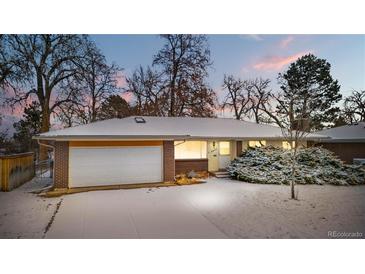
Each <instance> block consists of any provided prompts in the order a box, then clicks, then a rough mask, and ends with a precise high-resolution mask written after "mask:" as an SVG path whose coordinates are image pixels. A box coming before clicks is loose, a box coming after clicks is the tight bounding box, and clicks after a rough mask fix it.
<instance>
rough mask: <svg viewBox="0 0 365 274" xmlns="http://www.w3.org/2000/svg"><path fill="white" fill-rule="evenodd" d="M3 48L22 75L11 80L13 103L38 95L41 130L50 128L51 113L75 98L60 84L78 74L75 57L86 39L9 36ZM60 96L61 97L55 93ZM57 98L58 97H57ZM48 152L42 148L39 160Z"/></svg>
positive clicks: (60, 36)
mask: <svg viewBox="0 0 365 274" xmlns="http://www.w3.org/2000/svg"><path fill="white" fill-rule="evenodd" d="M4 39H5V41H4V43H5V44H4V47H5V50H6V51H7V53H6V57H7V58H8V61H9V62H10V65H11V70H12V73H14V74H15V75H22V77H21V79H15V81H13V82H12V83H11V85H12V87H13V91H14V93H15V94H14V96H13V97H12V98H9V100H8V102H9V103H12V104H16V103H22V102H26V101H27V99H28V98H29V97H31V96H35V98H36V99H37V101H38V102H39V103H40V107H41V111H42V115H41V117H42V118H41V119H42V121H41V124H42V126H41V132H46V131H48V130H49V129H50V116H51V113H52V112H53V111H54V110H55V109H56V108H57V107H60V106H61V105H63V104H64V103H66V102H69V101H70V100H72V96H71V95H70V94H65V93H66V90H64V89H59V87H60V85H61V84H62V83H63V82H64V81H66V80H67V79H69V78H70V77H73V76H74V75H75V74H76V65H75V60H76V59H77V58H79V57H80V56H82V53H81V52H80V49H81V48H82V45H83V43H84V41H85V39H86V37H84V36H78V35H6V37H5V38H4ZM56 93H57V95H59V96H55V95H56ZM54 98H55V99H54ZM46 157H47V152H46V150H45V148H43V147H42V149H41V151H40V159H45V158H46Z"/></svg>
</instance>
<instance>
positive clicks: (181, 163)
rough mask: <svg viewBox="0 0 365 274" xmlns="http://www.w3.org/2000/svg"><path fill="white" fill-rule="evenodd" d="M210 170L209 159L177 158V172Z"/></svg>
mask: <svg viewBox="0 0 365 274" xmlns="http://www.w3.org/2000/svg"><path fill="white" fill-rule="evenodd" d="M192 170H194V171H208V159H184V160H175V173H176V174H181V173H188V172H190V171H192Z"/></svg>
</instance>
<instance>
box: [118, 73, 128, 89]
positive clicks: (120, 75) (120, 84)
mask: <svg viewBox="0 0 365 274" xmlns="http://www.w3.org/2000/svg"><path fill="white" fill-rule="evenodd" d="M116 81H117V87H119V88H124V87H126V85H127V80H126V79H125V75H124V73H123V72H118V73H117V75H116Z"/></svg>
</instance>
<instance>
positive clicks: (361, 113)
mask: <svg viewBox="0 0 365 274" xmlns="http://www.w3.org/2000/svg"><path fill="white" fill-rule="evenodd" d="M342 112H343V115H344V118H345V121H346V122H347V123H348V124H352V123H356V122H360V121H365V90H362V91H356V90H353V91H352V93H351V95H350V96H348V97H346V98H345V100H344V105H343V111H342Z"/></svg>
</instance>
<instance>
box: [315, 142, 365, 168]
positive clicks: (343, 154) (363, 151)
mask: <svg viewBox="0 0 365 274" xmlns="http://www.w3.org/2000/svg"><path fill="white" fill-rule="evenodd" d="M310 145H311V146H312V145H313V143H311V144H310ZM314 146H320V147H323V148H325V149H328V150H330V151H332V152H333V153H334V154H335V155H337V156H338V157H339V158H340V159H341V160H342V161H344V162H345V163H347V164H352V163H353V159H354V158H365V144H364V143H315V144H314Z"/></svg>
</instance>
